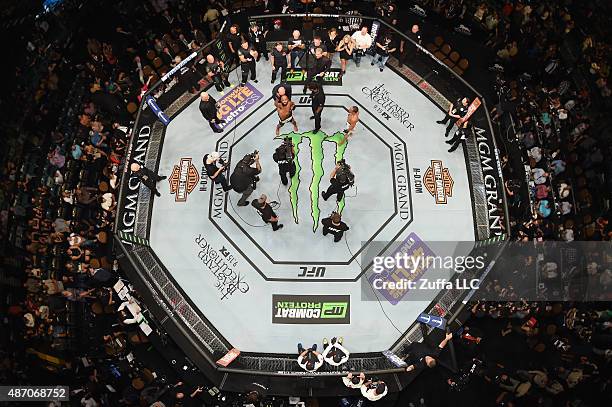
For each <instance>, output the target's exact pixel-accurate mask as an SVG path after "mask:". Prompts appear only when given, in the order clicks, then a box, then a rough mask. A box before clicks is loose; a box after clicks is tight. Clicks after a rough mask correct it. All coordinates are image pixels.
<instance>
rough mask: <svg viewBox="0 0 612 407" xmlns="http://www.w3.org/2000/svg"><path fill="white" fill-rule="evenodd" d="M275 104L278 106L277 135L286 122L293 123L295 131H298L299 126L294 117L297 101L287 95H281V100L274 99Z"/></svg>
mask: <svg viewBox="0 0 612 407" xmlns="http://www.w3.org/2000/svg"><path fill="white" fill-rule="evenodd" d="M274 106H276V113H278V124H277V125H276V135H277V136H278V135H279V134H280V129H281V127H283V126H284V125H285V124H286V123H291V124H293V131H295V132H297V131H298V126H297V123H296V121H295V119H294V118H293V110H294V109H295V103H293V102H292V101H291V100H289V98H288V97H287V95H283V96H281V98H280V100H278V101H277V100H275V101H274Z"/></svg>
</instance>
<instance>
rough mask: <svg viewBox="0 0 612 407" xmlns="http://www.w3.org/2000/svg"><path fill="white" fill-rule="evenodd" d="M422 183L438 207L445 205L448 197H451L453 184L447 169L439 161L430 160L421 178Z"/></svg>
mask: <svg viewBox="0 0 612 407" xmlns="http://www.w3.org/2000/svg"><path fill="white" fill-rule="evenodd" d="M423 183H424V184H425V189H427V191H428V192H429V193H430V194H431V196H433V197H434V198H435V200H436V204H438V205H446V203H447V201H448V197H452V196H453V185H454V183H455V182H454V181H453V178H452V177H451V175H450V172H449V171H448V168H445V167H444V164H442V161H440V160H431V165H430V166H429V168H427V171H425V175H424V176H423Z"/></svg>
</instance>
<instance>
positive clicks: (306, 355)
mask: <svg viewBox="0 0 612 407" xmlns="http://www.w3.org/2000/svg"><path fill="white" fill-rule="evenodd" d="M298 353H299V356H298V358H297V362H298V365H300V367H301V368H302V369H304V370H305V371H307V372H316V371H317V370H318V369H319V368H320V367H321V366H322V365H323V355H321V354H320V353H319V352H317V344H314V345H312V347H311V348H308V349H304V347H303V346H302V344H301V343H298Z"/></svg>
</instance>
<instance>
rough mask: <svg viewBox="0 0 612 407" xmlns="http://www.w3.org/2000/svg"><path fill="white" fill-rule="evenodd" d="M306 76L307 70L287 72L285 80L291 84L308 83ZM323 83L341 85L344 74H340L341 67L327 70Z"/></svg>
mask: <svg viewBox="0 0 612 407" xmlns="http://www.w3.org/2000/svg"><path fill="white" fill-rule="evenodd" d="M306 77H307V75H306V72H305V71H295V72H293V73H291V72H287V76H286V77H285V82H287V83H289V84H290V85H303V84H305V83H306ZM323 83H324V84H325V85H326V86H341V85H342V76H341V75H340V69H338V68H331V69H330V70H329V71H327V72H325V74H324V75H323Z"/></svg>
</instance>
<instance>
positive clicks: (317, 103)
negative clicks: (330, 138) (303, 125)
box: [308, 83, 325, 133]
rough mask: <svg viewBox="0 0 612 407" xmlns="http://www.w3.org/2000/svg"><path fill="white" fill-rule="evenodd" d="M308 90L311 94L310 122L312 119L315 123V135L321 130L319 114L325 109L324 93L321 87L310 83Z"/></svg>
mask: <svg viewBox="0 0 612 407" xmlns="http://www.w3.org/2000/svg"><path fill="white" fill-rule="evenodd" d="M308 88H309V89H310V91H311V92H312V94H311V97H312V105H311V107H312V116H310V120H312V119H314V121H315V128H314V130H313V133H316V132H318V131H319V130H321V113H323V108H324V107H325V93H324V92H323V87H322V86H321V85H319V84H318V83H311V84H310V85H309V86H308Z"/></svg>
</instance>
